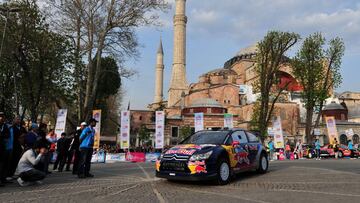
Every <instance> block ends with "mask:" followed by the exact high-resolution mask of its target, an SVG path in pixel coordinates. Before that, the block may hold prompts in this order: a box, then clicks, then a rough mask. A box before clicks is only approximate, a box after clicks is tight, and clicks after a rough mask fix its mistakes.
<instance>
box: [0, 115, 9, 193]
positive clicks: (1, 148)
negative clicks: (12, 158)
mask: <svg viewBox="0 0 360 203" xmlns="http://www.w3.org/2000/svg"><path fill="white" fill-rule="evenodd" d="M9 138H10V131H9V128H8V126H7V124H6V123H5V114H4V113H3V112H0V187H1V186H4V184H5V183H8V181H7V180H6V176H7V173H8V171H7V168H8V166H9V164H8V162H7V161H8V152H7V150H6V142H7V139H9Z"/></svg>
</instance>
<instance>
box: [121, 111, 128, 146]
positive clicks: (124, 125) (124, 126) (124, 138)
mask: <svg viewBox="0 0 360 203" xmlns="http://www.w3.org/2000/svg"><path fill="white" fill-rule="evenodd" d="M120 146H121V149H128V148H129V147H130V111H121V128H120Z"/></svg>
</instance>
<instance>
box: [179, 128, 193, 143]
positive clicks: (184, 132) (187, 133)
mask: <svg viewBox="0 0 360 203" xmlns="http://www.w3.org/2000/svg"><path fill="white" fill-rule="evenodd" d="M191 133H192V131H191V127H190V126H189V125H185V126H181V127H180V132H179V138H180V140H183V139H185V138H187V137H188V136H190V135H191Z"/></svg>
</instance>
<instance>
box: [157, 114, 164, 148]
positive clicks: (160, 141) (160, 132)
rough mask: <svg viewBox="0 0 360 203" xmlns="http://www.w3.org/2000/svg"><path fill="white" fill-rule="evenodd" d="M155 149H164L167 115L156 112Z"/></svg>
mask: <svg viewBox="0 0 360 203" xmlns="http://www.w3.org/2000/svg"><path fill="white" fill-rule="evenodd" d="M155 113H156V122H155V123H156V129H155V148H156V149H162V148H164V128H165V113H164V111H156V112H155Z"/></svg>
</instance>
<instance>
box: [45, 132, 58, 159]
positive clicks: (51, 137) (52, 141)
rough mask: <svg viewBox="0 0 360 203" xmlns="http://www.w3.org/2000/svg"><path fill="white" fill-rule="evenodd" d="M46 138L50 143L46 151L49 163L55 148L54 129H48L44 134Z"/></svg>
mask: <svg viewBox="0 0 360 203" xmlns="http://www.w3.org/2000/svg"><path fill="white" fill-rule="evenodd" d="M46 139H47V140H48V141H49V143H50V148H49V152H48V153H49V163H51V162H52V160H53V157H54V152H55V150H56V142H57V137H56V134H55V130H54V129H50V130H49V133H48V134H47V135H46Z"/></svg>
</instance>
